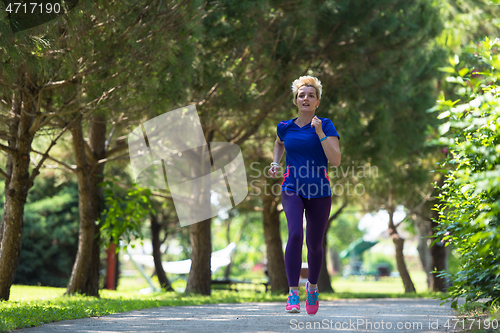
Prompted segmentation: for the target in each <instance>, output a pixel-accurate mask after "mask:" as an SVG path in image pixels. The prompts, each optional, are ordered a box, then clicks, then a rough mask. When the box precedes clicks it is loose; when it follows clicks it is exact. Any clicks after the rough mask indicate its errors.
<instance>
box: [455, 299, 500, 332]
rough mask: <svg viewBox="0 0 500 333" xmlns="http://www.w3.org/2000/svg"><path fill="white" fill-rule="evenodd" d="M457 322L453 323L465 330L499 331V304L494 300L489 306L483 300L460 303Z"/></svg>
mask: <svg viewBox="0 0 500 333" xmlns="http://www.w3.org/2000/svg"><path fill="white" fill-rule="evenodd" d="M457 312H458V316H457V318H456V320H457V322H456V323H455V322H454V323H453V324H454V325H455V324H456V326H457V327H458V328H460V329H463V328H464V327H465V329H466V330H463V331H466V332H473V333H482V332H500V305H498V304H496V302H495V303H494V304H493V305H491V306H489V305H487V304H485V303H483V302H472V303H465V304H463V305H460V306H459V307H458V309H457Z"/></svg>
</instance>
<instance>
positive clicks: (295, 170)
mask: <svg viewBox="0 0 500 333" xmlns="http://www.w3.org/2000/svg"><path fill="white" fill-rule="evenodd" d="M292 91H293V104H295V105H296V106H297V108H298V117H297V118H294V119H290V120H285V121H281V122H280V123H279V124H278V128H277V134H278V135H277V137H276V142H275V143H274V158H273V162H272V163H271V168H270V169H269V175H270V176H271V177H272V178H276V174H277V172H278V168H279V162H280V161H281V157H283V153H284V152H285V150H286V152H287V154H286V170H285V172H284V174H283V177H284V179H283V183H282V184H281V202H282V204H283V209H284V210H285V215H286V219H287V224H288V243H287V245H286V250H285V268H286V275H287V278H288V286H289V287H290V291H289V295H288V300H287V304H286V311H287V312H300V299H299V278H300V269H301V265H302V244H303V242H304V237H303V235H304V232H303V218H302V217H303V215H304V211H305V215H306V222H307V225H306V245H307V262H308V266H309V276H308V281H307V283H306V292H307V299H306V311H307V313H308V314H309V315H315V314H316V312H318V306H319V302H318V287H317V283H318V277H319V272H320V270H321V264H322V261H323V236H324V234H325V229H326V224H327V222H328V217H329V215H330V208H331V204H332V198H331V196H332V193H331V187H330V179H329V178H328V162H330V163H331V164H332V165H333V166H335V167H338V166H339V165H340V158H341V156H340V148H339V138H340V137H339V135H338V133H337V130H336V129H335V126H334V125H333V123H332V121H331V120H330V119H328V118H320V117H317V116H316V115H315V112H316V109H317V108H318V106H319V104H320V99H321V93H322V86H321V82H320V81H319V80H318V79H317V78H315V77H311V76H301V77H300V78H298V79H297V80H295V81H293V83H292Z"/></svg>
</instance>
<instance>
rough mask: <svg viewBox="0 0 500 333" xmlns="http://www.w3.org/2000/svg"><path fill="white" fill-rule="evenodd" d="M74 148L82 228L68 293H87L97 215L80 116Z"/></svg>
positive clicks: (75, 127) (75, 133)
mask: <svg viewBox="0 0 500 333" xmlns="http://www.w3.org/2000/svg"><path fill="white" fill-rule="evenodd" d="M71 134H72V136H73V150H74V156H75V160H76V165H77V170H76V174H77V179H78V209H79V212H80V229H79V236H78V252H77V254H76V260H75V263H74V265H73V270H72V272H71V277H70V281H69V283H68V287H67V288H66V294H68V295H72V294H75V293H80V294H86V292H87V281H88V278H89V276H90V267H91V263H92V260H93V259H94V254H93V252H94V237H95V228H96V226H95V214H94V211H93V207H92V202H93V201H94V200H93V198H92V196H91V194H92V191H91V183H90V179H89V178H90V165H89V164H88V161H87V156H86V153H85V141H84V139H83V132H82V122H81V119H79V120H78V121H77V122H76V123H75V124H74V125H73V126H72V127H71Z"/></svg>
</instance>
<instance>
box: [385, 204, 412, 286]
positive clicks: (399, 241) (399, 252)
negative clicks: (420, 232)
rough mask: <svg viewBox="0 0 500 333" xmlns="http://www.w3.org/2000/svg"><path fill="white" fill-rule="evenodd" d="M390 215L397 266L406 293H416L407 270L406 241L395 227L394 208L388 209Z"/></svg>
mask: <svg viewBox="0 0 500 333" xmlns="http://www.w3.org/2000/svg"><path fill="white" fill-rule="evenodd" d="M388 213H389V234H390V236H391V238H392V241H393V242H394V245H395V247H396V264H397V266H398V271H399V275H400V276H401V279H402V280H403V285H404V288H405V293H414V292H415V286H414V285H413V281H412V280H411V277H410V274H409V273H408V269H407V268H406V263H405V257H404V254H403V248H404V242H405V240H404V239H403V238H401V236H399V234H398V232H397V230H396V227H395V225H394V208H392V207H390V208H389V209H388Z"/></svg>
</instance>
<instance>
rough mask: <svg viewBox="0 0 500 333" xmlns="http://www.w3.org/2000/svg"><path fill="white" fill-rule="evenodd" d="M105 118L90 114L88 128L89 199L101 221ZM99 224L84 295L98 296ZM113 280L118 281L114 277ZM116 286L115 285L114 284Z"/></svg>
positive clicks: (95, 217)
mask: <svg viewBox="0 0 500 333" xmlns="http://www.w3.org/2000/svg"><path fill="white" fill-rule="evenodd" d="M106 125H107V123H106V117H105V116H104V115H102V114H100V113H98V112H94V113H93V114H92V118H91V120H90V127H89V148H90V153H89V154H90V155H91V156H90V157H91V169H90V170H91V173H90V175H89V182H90V193H91V194H90V197H91V200H92V203H91V208H92V216H93V217H92V219H93V221H101V214H102V210H103V209H104V194H103V190H102V187H101V186H99V183H101V182H102V181H103V180H104V179H103V178H104V166H105V164H104V163H99V161H100V160H102V159H104V158H106V139H107V138H106V133H107V131H106V127H107V126H106ZM100 229H101V228H100V223H99V224H95V223H94V243H93V246H92V261H91V262H90V268H89V277H88V280H87V283H86V284H85V292H84V293H85V294H86V295H92V296H99V271H100V268H101V258H100V257H101V232H100ZM115 279H118V277H117V276H115ZM115 286H116V284H115Z"/></svg>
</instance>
